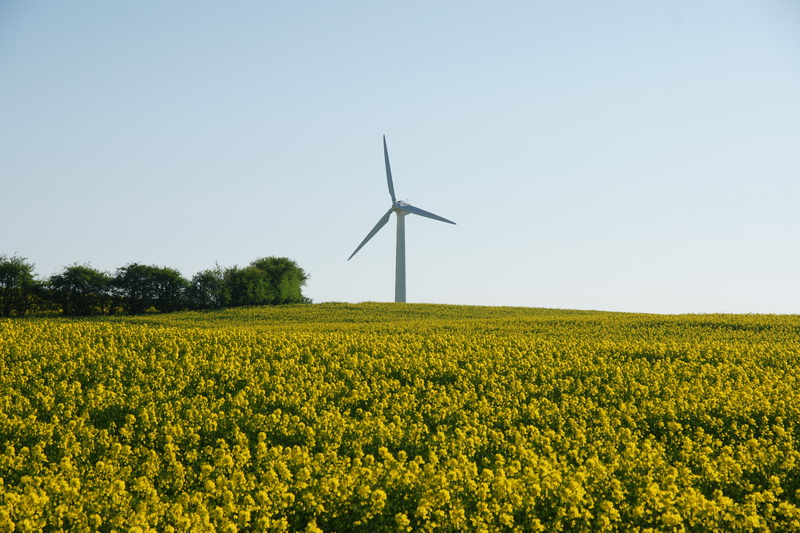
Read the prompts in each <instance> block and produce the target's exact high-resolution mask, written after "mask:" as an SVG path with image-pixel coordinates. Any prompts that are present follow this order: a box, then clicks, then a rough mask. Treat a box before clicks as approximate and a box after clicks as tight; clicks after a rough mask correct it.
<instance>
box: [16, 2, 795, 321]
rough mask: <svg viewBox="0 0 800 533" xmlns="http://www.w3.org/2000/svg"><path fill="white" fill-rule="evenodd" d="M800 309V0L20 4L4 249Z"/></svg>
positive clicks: (368, 280)
mask: <svg viewBox="0 0 800 533" xmlns="http://www.w3.org/2000/svg"><path fill="white" fill-rule="evenodd" d="M383 134H386V137H387V141H388V145H389V155H390V157H391V161H392V170H393V173H394V178H395V189H396V191H397V195H398V198H400V199H405V200H408V201H409V202H411V203H412V204H414V205H416V206H418V207H420V208H422V209H426V210H429V211H432V212H434V213H436V214H439V215H441V216H444V217H446V218H449V219H451V220H454V221H456V222H457V223H458V225H457V226H451V225H448V224H442V223H439V222H435V221H432V220H428V219H424V218H420V217H414V216H410V217H408V219H407V221H406V233H407V256H408V300H409V301H410V302H435V303H450V304H479V305H515V306H530V307H554V308H578V309H602V310H615V311H643V312H665V313H681V312H744V313H747V312H754V313H800V4H797V3H796V2H793V1H790V0H785V1H773V0H761V1H751V2H741V1H733V2H731V1H704V2H694V1H665V2H638V1H636V2H634V1H619V2H616V1H615V2H588V1H587V2H577V1H567V2H528V1H512V2H464V1H457V2H456V1H443V2H402V3H401V2H396V3H391V4H390V3H387V2H224V3H223V2H194V1H193V2H188V1H186V2H179V1H177V2H160V1H159V2H156V1H138V2H101V1H80V0H79V1H73V2H60V1H22V0H18V1H17V0H2V1H1V2H0V198H2V199H1V200H0V223H1V224H2V231H0V253H5V254H7V255H10V254H18V255H20V256H23V257H26V258H28V259H29V260H30V261H31V262H33V263H34V264H35V265H36V271H37V272H38V273H39V275H41V276H42V277H46V276H49V275H51V274H53V273H56V272H58V271H60V270H61V268H63V267H64V266H66V265H69V264H72V263H75V262H78V263H87V262H88V263H91V264H92V266H94V267H95V268H98V269H101V270H106V271H110V272H113V271H114V270H116V268H118V267H120V266H123V265H125V264H128V263H130V262H134V261H136V262H140V263H146V264H157V265H162V266H170V267H174V268H177V269H179V270H180V271H181V272H182V273H183V274H184V275H185V276H187V277H191V276H192V275H193V274H194V273H196V272H198V271H200V270H204V269H206V268H211V267H213V266H214V265H215V263H219V264H220V265H221V266H224V267H226V266H232V265H242V266H243V265H246V264H247V263H249V262H250V261H252V260H253V259H256V258H258V257H263V256H268V255H277V256H286V257H290V258H292V259H294V260H296V261H297V262H298V263H299V264H300V266H302V267H303V268H304V269H305V270H306V271H308V272H309V273H310V274H311V279H310V280H309V284H308V286H307V288H306V291H305V292H306V293H307V294H308V295H309V296H310V297H311V298H313V299H314V301H317V302H324V301H350V302H359V301H366V300H375V301H391V300H392V299H393V295H394V237H395V235H394V220H392V221H391V222H390V225H387V227H386V228H385V229H384V230H383V231H382V232H381V233H380V234H378V235H377V236H376V237H375V238H374V239H373V240H372V241H371V242H370V243H369V244H368V245H367V246H366V247H364V249H362V250H361V251H360V252H359V253H358V255H356V256H355V257H354V258H353V259H352V260H351V261H349V262H348V261H347V257H348V256H349V255H350V253H351V252H352V251H353V250H354V249H355V247H356V246H357V245H358V244H359V243H360V242H361V240H362V239H363V238H364V236H365V235H366V234H367V232H368V231H369V230H370V229H371V228H372V226H373V225H374V224H375V223H376V222H377V220H378V219H379V218H380V217H381V215H382V214H383V213H384V212H385V211H386V210H387V209H388V208H389V206H390V198H389V194H388V191H387V188H386V181H385V177H384V168H383V153H382V145H381V136H382V135H383Z"/></svg>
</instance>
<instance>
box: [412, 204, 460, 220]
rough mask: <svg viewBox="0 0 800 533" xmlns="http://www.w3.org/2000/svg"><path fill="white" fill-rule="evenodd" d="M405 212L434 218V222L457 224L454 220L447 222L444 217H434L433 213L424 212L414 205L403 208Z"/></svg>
mask: <svg viewBox="0 0 800 533" xmlns="http://www.w3.org/2000/svg"><path fill="white" fill-rule="evenodd" d="M401 209H402V210H403V211H407V212H409V213H414V214H415V215H419V216H421V217H427V218H432V219H433V220H439V221H441V222H447V223H448V224H455V222H453V221H452V220H447V219H446V218H444V217H440V216H439V215H434V214H433V213H429V212H428V211H424V210H422V209H420V208H419V207H414V206H413V205H408V204H406V205H404V206H402V207H401Z"/></svg>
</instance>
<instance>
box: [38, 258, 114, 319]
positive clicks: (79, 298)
mask: <svg viewBox="0 0 800 533" xmlns="http://www.w3.org/2000/svg"><path fill="white" fill-rule="evenodd" d="M110 284H111V276H109V275H108V274H106V273H105V272H100V271H99V270H95V269H94V268H92V267H91V266H89V265H78V264H75V265H72V266H69V267H67V268H65V269H64V271H63V272H61V273H60V274H57V275H54V276H52V277H51V278H50V287H51V289H52V290H53V291H54V293H55V296H56V298H57V300H58V301H59V303H60V304H61V312H62V313H64V314H65V315H67V316H86V315H90V314H92V313H94V312H102V311H103V310H104V309H105V308H106V307H107V305H108V299H109V298H110V297H111V295H110V294H109V287H110Z"/></svg>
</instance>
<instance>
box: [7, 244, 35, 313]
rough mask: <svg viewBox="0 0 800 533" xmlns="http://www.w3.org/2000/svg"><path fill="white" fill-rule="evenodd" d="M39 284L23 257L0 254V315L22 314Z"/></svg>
mask: <svg viewBox="0 0 800 533" xmlns="http://www.w3.org/2000/svg"><path fill="white" fill-rule="evenodd" d="M39 286H40V284H39V283H38V282H37V280H36V279H35V278H34V275H33V265H32V264H31V263H28V262H27V260H26V259H25V258H24V257H18V256H16V255H15V256H12V257H8V256H6V255H0V316H4V317H9V316H11V315H12V313H15V314H16V315H17V316H24V315H25V313H26V312H27V311H28V310H29V309H30V307H31V306H32V304H33V300H34V297H35V293H36V292H37V289H38V288H39Z"/></svg>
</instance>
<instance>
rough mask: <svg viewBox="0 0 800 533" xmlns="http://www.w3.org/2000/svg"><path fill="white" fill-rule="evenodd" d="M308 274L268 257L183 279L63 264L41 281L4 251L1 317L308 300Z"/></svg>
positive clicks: (170, 272) (150, 269)
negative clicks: (60, 268) (52, 312)
mask: <svg viewBox="0 0 800 533" xmlns="http://www.w3.org/2000/svg"><path fill="white" fill-rule="evenodd" d="M307 280H308V274H306V273H305V271H304V270H303V269H302V268H300V266H298V264H297V263H296V262H294V261H292V260H291V259H287V258H285V257H264V258H260V259H256V260H255V261H253V262H252V263H250V264H249V265H248V266H246V267H244V268H241V267H238V266H234V267H230V268H221V267H220V266H219V265H217V266H216V267H215V268H213V269H209V270H203V271H202V272H198V273H197V274H195V275H194V276H193V277H192V278H191V279H186V278H184V277H183V276H182V275H181V273H180V272H178V271H177V270H175V269H174V268H169V267H159V266H155V265H142V264H139V263H130V264H128V265H125V266H123V267H120V268H118V269H117V271H116V272H115V273H114V274H113V275H112V274H109V273H107V272H101V271H99V270H97V269H95V268H92V267H91V266H90V265H88V264H83V265H82V264H77V263H76V264H73V265H71V266H67V267H64V269H63V270H62V271H61V272H59V273H58V274H54V275H52V276H50V277H49V278H46V279H40V278H38V277H37V276H36V274H35V272H34V266H33V264H31V263H29V262H28V261H27V260H26V259H25V258H23V257H18V256H10V257H9V256H6V255H3V254H0V316H3V317H10V316H24V315H25V314H26V313H29V312H38V311H53V310H59V311H60V312H61V313H63V314H64V315H66V316H88V315H95V314H116V313H127V314H131V315H137V314H142V313H145V312H148V311H158V312H169V311H180V310H185V309H198V310H199V309H221V308H224V307H239V306H245V305H280V304H290V303H308V302H310V300H309V299H308V298H306V297H305V296H303V293H302V287H303V286H304V285H305V284H306V281H307Z"/></svg>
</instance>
